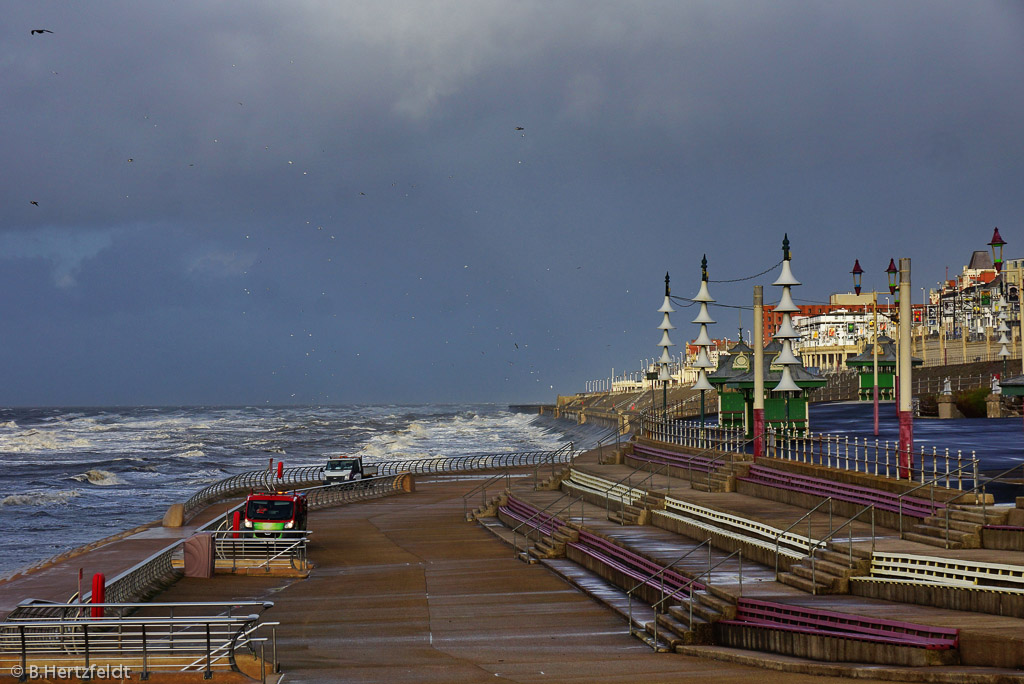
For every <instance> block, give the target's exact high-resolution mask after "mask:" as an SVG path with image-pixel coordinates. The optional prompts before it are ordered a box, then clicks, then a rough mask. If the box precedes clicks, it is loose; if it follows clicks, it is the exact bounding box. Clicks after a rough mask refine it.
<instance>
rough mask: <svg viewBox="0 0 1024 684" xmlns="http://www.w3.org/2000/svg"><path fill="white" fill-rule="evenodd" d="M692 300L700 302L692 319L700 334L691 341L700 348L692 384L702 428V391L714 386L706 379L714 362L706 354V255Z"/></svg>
mask: <svg viewBox="0 0 1024 684" xmlns="http://www.w3.org/2000/svg"><path fill="white" fill-rule="evenodd" d="M693 301H695V302H700V313H699V314H697V317H696V318H695V319H693V322H694V323H699V324H700V334H699V335H698V336H697V339H696V340H694V341H693V343H694V344H695V345H696V346H697V347H698V348H699V349H700V351H699V352H697V361H696V362H694V364H693V365H694V367H695V368H697V369H699V372H698V375H697V382H695V383H694V384H693V389H695V390H700V427H701V429H702V430H703V429H704V392H706V391H707V390H709V389H714V386H713V385H712V384H711V383H710V382H709V381H708V369H709V368H714V367H715V364H714V363H713V362H712V361H711V357H710V356H709V355H708V347H711V346H712V345H713V344H714V342H712V340H711V337H710V336H708V323H714V320H712V318H711V314H709V313H708V302H713V301H715V300H714V299H712V298H711V294H710V293H709V292H708V256H707V254H705V255H704V258H703V259H701V262H700V292H698V293H697V296H696V297H694V298H693Z"/></svg>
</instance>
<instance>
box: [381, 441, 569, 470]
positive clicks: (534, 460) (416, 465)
mask: <svg viewBox="0 0 1024 684" xmlns="http://www.w3.org/2000/svg"><path fill="white" fill-rule="evenodd" d="M579 453H580V452H578V451H574V450H573V443H572V442H568V443H567V444H565V445H564V446H562V447H560V448H558V449H555V450H554V451H521V452H508V453H504V452H502V453H494V454H467V455H463V456H438V457H437V458H420V459H414V460H410V461H385V462H383V463H379V464H377V472H378V473H379V474H381V475H393V474H397V473H400V472H409V473H413V474H416V475H422V474H439V473H457V472H462V471H468V470H494V469H497V468H517V467H522V466H533V465H547V464H551V465H556V464H559V463H569V462H570V461H572V460H573V459H574V458H575V457H576V456H577V455H578V454H579Z"/></svg>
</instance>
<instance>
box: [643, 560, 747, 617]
mask: <svg viewBox="0 0 1024 684" xmlns="http://www.w3.org/2000/svg"><path fill="white" fill-rule="evenodd" d="M733 556H737V557H738V558H739V589H738V591H737V592H736V597H737V598H738V597H740V596H743V549H736V550H735V551H733V552H732V553H730V554H729V555H728V556H726V557H725V558H722V559H721V560H719V561H718V562H717V563H715V564H714V565H713V566H710V567H709V568H708V569H707V570H705V571H704V572H702V573H701V574H699V575H697V576H696V577H694V578H693V579H692V580H690V582H691V584H693V583H696V582H698V581H699V580H700V579H701V578H702V577H704V576H705V575H706V576H707V578H708V579H707V581H706V582H705V587H704V589H705V591H706V590H707V589H708V588H709V587H710V586H711V584H712V582H711V578H712V572H714V571H715V570H717V569H718V566H720V565H721V564H722V563H724V562H726V561H727V560H729V559H730V558H732V557H733ZM678 593H679V591H678V590H677V591H674V592H672V593H671V594H669V595H668V596H666V597H664V598H663V599H661V600H660V601H658V602H657V603H656V604H654V605H653V606H651V607H652V608H654V610H655V613H657V611H658V609H659V607H660V606H661V605H662V604H663V603H665V601H668V600H669V599H671V598H674V597H675V596H676V595H677V594H678ZM696 596H697V594H696V592H693V591H691V592H690V593H689V599H690V601H689V605H690V617H689V620H688V623H687V624H689V625H690V628H691V629H692V628H693V602H694V600H695V599H696ZM655 622H657V620H655Z"/></svg>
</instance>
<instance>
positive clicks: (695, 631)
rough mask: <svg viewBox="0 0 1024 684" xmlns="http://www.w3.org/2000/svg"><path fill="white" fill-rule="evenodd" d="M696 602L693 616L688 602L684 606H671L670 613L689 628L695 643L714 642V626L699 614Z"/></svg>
mask: <svg viewBox="0 0 1024 684" xmlns="http://www.w3.org/2000/svg"><path fill="white" fill-rule="evenodd" d="M696 607H697V606H696V604H694V611H693V617H692V619H691V617H690V604H689V602H687V603H686V604H685V605H682V606H670V607H669V609H668V614H669V615H671V616H672V617H673V618H675V619H676V620H677V621H678V622H679V623H681V624H682V625H684V626H685V627H686V628H687V631H688V632H689V634H691V635H692V636H691V639H692V641H691V642H690V643H693V644H710V643H713V635H712V627H711V623H710V622H708V621H707V620H705V619H704V618H702V617H700V616H699V615H698V614H697V610H696Z"/></svg>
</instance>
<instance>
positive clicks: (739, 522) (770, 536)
mask: <svg viewBox="0 0 1024 684" xmlns="http://www.w3.org/2000/svg"><path fill="white" fill-rule="evenodd" d="M673 509H674V510H677V511H682V512H683V513H686V514H688V515H690V516H696V517H697V518H701V519H704V520H708V521H711V522H716V523H719V524H723V525H727V526H729V527H732V528H736V529H739V530H742V531H743V532H744V533H748V534H753V535H755V536H758V537H761V538H763V539H764V540H765V541H772V542H775V543H776V544H778V543H779V542H780V541H781V542H782V543H785V544H787V545H788V546H792V547H795V548H797V549H805V548H810V545H811V544H813V543H814V542H815V541H816V540H814V539H813V538H811V536H810V528H809V527H808V533H807V537H801V536H800V535H798V534H792V533H790V530H791V529H793V527H794V526H795V523H794V525H790V526H789V527H788V528H786V529H785V530H782V531H780V530H779V528H777V527H773V526H772V525H768V524H766V523H761V522H757V521H756V520H750V519H748V518H741V517H740V516H738V515H732V514H731V513H724V512H722V511H717V510H715V509H713V508H705V507H704V506H699V505H697V504H695V503H691V502H689V501H683V500H681V499H674V498H672V497H665V510H666V511H671V510H673Z"/></svg>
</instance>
